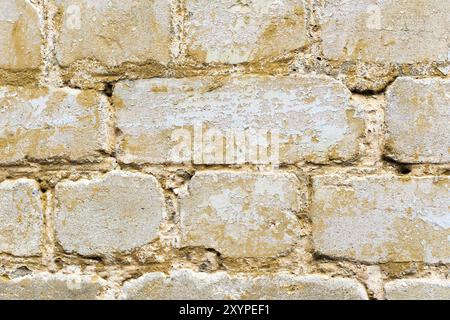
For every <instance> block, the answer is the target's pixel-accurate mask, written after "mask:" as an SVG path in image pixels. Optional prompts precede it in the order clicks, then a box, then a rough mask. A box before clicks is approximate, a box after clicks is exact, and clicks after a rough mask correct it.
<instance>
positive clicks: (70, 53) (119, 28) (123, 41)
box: [52, 0, 171, 67]
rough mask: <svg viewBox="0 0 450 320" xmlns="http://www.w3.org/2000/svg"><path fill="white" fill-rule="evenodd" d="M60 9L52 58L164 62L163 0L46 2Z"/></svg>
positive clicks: (167, 9)
mask: <svg viewBox="0 0 450 320" xmlns="http://www.w3.org/2000/svg"><path fill="white" fill-rule="evenodd" d="M52 2H53V3H55V4H56V5H57V7H58V10H59V12H61V14H62V17H61V22H60V25H59V26H58V37H57V41H56V56H57V59H58V61H59V63H60V64H61V65H62V66H69V65H71V64H72V63H74V62H77V61H80V60H91V61H96V62H99V63H101V64H102V65H105V66H108V67H116V66H120V65H122V64H124V63H137V64H142V63H148V62H156V63H160V64H167V63H168V62H169V60H170V41H171V36H170V28H171V4H170V1H167V0H133V1H122V0H52Z"/></svg>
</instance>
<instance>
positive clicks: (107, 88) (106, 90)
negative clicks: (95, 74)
mask: <svg viewBox="0 0 450 320" xmlns="http://www.w3.org/2000/svg"><path fill="white" fill-rule="evenodd" d="M103 92H104V93H105V95H107V96H108V97H112V95H113V85H112V83H107V84H105V88H104V89H103Z"/></svg>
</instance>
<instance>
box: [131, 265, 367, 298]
mask: <svg viewBox="0 0 450 320" xmlns="http://www.w3.org/2000/svg"><path fill="white" fill-rule="evenodd" d="M123 291H124V296H125V298H126V299H130V300H146V299H147V300H169V299H177V300H178V299H179V300H191V299H200V300H210V299H215V300H225V299H226V300H228V299H233V300H238V299H246V300H247V299H251V300H366V299H367V293H366V291H365V289H364V287H363V285H362V284H360V283H358V282H357V281H356V280H352V279H343V278H329V277H325V276H318V275H310V276H295V275H290V274H284V273H280V274H278V273H275V274H272V275H264V276H252V275H243V274H241V275H233V276H230V275H228V274H226V273H225V272H216V273H210V274H208V273H199V272H194V271H192V270H176V271H172V272H171V273H170V274H169V275H164V274H163V273H149V274H145V275H144V276H142V277H140V278H138V279H135V280H130V281H127V282H126V283H125V285H124V290H123Z"/></svg>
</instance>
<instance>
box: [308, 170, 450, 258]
mask: <svg viewBox="0 0 450 320" xmlns="http://www.w3.org/2000/svg"><path fill="white" fill-rule="evenodd" d="M449 185H450V180H449V178H448V177H447V176H442V177H398V176H393V175H387V174H386V175H376V176H348V177H341V176H337V175H329V176H316V177H313V198H312V208H311V218H312V223H313V240H314V248H315V250H316V251H317V252H319V253H320V254H323V255H327V256H330V257H334V258H347V259H354V260H360V261H365V262H370V263H381V262H411V261H415V262H425V263H449V262H450V209H449V208H450V198H449V196H448V190H449Z"/></svg>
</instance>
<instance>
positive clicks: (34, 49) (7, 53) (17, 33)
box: [0, 0, 42, 71]
mask: <svg viewBox="0 0 450 320" xmlns="http://www.w3.org/2000/svg"><path fill="white" fill-rule="evenodd" d="M41 45H42V36H41V31H40V22H39V17H38V14H37V12H36V10H35V8H34V6H33V5H31V4H30V2H29V1H26V0H7V1H6V0H5V1H0V52H1V54H0V69H7V70H11V71H23V70H33V69H39V67H40V66H41V64H42V60H41Z"/></svg>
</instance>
